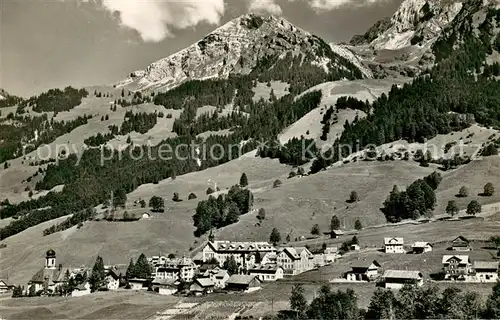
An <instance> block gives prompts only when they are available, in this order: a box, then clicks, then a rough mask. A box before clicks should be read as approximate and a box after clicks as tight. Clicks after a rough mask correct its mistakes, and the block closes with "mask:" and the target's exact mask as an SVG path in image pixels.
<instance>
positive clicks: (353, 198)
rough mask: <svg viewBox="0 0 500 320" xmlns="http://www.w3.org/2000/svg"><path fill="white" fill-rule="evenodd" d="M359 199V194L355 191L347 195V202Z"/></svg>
mask: <svg viewBox="0 0 500 320" xmlns="http://www.w3.org/2000/svg"><path fill="white" fill-rule="evenodd" d="M358 201H359V196H358V193H357V192H356V191H352V192H351V194H350V195H349V202H351V203H353V202H358Z"/></svg>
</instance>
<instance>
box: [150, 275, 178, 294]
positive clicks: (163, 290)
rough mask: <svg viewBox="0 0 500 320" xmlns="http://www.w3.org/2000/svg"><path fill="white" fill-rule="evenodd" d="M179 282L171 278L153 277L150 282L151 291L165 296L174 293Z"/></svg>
mask: <svg viewBox="0 0 500 320" xmlns="http://www.w3.org/2000/svg"><path fill="white" fill-rule="evenodd" d="M179 284H180V283H179V282H178V281H177V280H172V279H154V280H153V281H152V282H151V285H152V287H153V291H155V292H157V293H158V294H161V295H166V296H169V295H172V294H174V293H176V292H177V286H178V285H179Z"/></svg>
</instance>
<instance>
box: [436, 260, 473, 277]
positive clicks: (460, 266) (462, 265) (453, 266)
mask: <svg viewBox="0 0 500 320" xmlns="http://www.w3.org/2000/svg"><path fill="white" fill-rule="evenodd" d="M442 263H443V270H444V274H445V279H446V280H466V279H467V277H468V276H469V274H470V272H471V269H472V264H471V261H470V259H469V256H467V255H444V256H443V261H442Z"/></svg>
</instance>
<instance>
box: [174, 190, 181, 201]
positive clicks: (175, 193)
mask: <svg viewBox="0 0 500 320" xmlns="http://www.w3.org/2000/svg"><path fill="white" fill-rule="evenodd" d="M172 201H175V202H181V201H182V199H181V198H180V197H179V193H177V192H174V196H173V197H172Z"/></svg>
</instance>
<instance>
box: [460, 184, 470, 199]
mask: <svg viewBox="0 0 500 320" xmlns="http://www.w3.org/2000/svg"><path fill="white" fill-rule="evenodd" d="M468 195H469V190H468V189H467V188H466V187H465V186H462V187H461V188H460V190H459V191H458V196H459V197H461V198H466V197H467V196H468Z"/></svg>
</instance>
